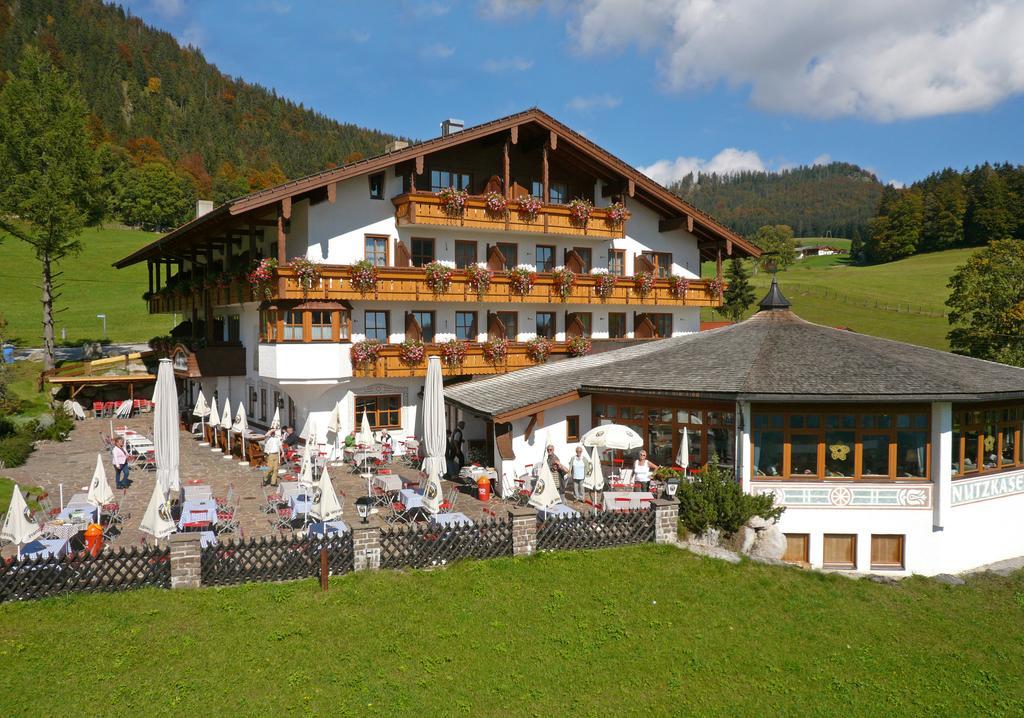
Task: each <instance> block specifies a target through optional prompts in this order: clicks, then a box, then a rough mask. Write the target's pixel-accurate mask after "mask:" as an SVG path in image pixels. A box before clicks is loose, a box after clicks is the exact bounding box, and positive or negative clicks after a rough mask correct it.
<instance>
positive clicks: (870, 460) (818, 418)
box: [751, 407, 931, 481]
mask: <svg viewBox="0 0 1024 718" xmlns="http://www.w3.org/2000/svg"><path fill="white" fill-rule="evenodd" d="M930 416H931V414H930V412H929V411H927V410H925V409H920V410H915V409H911V408H910V407H901V408H900V409H898V410H897V411H887V410H884V409H883V410H879V409H874V408H871V407H863V408H861V407H857V408H851V409H850V410H848V411H844V412H830V413H821V412H820V411H814V410H807V411H800V410H796V409H794V410H789V411H780V412H771V411H762V410H756V409H755V411H754V414H753V416H752V417H751V424H752V429H753V431H752V434H753V435H752V443H753V447H752V450H753V457H752V466H753V468H754V473H755V478H768V477H772V478H792V479H803V480H819V479H824V480H834V479H847V480H863V481H911V480H917V481H921V480H926V479H927V478H928V476H929V472H930V466H929V461H930V453H931V445H930V425H929V424H930Z"/></svg>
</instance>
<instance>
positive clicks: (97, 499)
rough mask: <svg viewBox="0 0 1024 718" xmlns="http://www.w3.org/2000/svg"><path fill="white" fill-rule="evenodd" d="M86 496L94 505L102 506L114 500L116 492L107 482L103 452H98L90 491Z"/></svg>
mask: <svg viewBox="0 0 1024 718" xmlns="http://www.w3.org/2000/svg"><path fill="white" fill-rule="evenodd" d="M86 498H87V499H88V500H89V503H90V504H92V505H93V506H96V507H100V506H103V505H104V504H109V503H110V502H111V501H113V500H114V492H113V491H111V490H110V484H109V483H108V482H107V470H106V469H105V468H104V466H103V456H102V454H99V453H97V454H96V470H95V471H93V472H92V481H90V482H89V493H88V494H86Z"/></svg>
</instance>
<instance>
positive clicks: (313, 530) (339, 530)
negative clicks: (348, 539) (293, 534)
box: [306, 519, 349, 536]
mask: <svg viewBox="0 0 1024 718" xmlns="http://www.w3.org/2000/svg"><path fill="white" fill-rule="evenodd" d="M325 526H326V528H327V535H328V536H337V535H339V534H347V533H348V531H349V529H348V524H347V523H345V522H344V521H342V520H341V519H338V520H337V521H327V522H326V523H325V522H323V521H314V522H313V523H311V524H310V525H309V527H308V528H307V529H306V534H307V535H309V536H323V535H324V527H325Z"/></svg>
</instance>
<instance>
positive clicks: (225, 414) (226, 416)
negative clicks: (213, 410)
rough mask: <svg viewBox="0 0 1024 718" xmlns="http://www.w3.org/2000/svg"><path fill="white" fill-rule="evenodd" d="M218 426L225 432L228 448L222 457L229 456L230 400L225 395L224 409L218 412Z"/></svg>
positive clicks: (227, 457) (226, 457) (228, 457)
mask: <svg viewBox="0 0 1024 718" xmlns="http://www.w3.org/2000/svg"><path fill="white" fill-rule="evenodd" d="M220 428H221V429H222V430H223V431H224V432H225V436H227V438H228V440H227V446H228V450H227V451H225V452H224V458H225V459H230V458H231V402H229V401H228V398H227V397H224V410H223V411H222V412H221V413H220Z"/></svg>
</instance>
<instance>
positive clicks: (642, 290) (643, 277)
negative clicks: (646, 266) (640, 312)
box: [633, 272, 654, 299]
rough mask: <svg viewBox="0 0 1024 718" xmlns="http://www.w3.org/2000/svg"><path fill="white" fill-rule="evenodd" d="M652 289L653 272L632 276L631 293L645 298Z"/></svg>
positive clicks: (638, 273)
mask: <svg viewBox="0 0 1024 718" xmlns="http://www.w3.org/2000/svg"><path fill="white" fill-rule="evenodd" d="M652 289H654V273H653V272H637V273H636V274H635V275H633V291H634V292H636V293H637V294H639V295H640V298H641V299H643V298H645V297H646V296H647V295H648V294H650V293H651V290H652Z"/></svg>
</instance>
